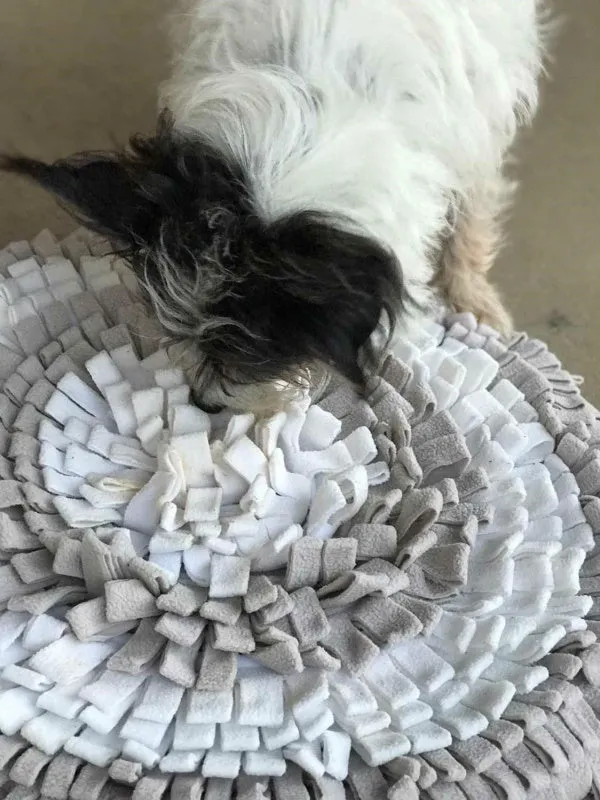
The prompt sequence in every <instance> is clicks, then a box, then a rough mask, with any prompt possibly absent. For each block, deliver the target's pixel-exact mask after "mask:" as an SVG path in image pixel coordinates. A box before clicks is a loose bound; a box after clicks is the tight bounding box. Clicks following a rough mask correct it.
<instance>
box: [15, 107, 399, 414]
mask: <svg viewBox="0 0 600 800" xmlns="http://www.w3.org/2000/svg"><path fill="white" fill-rule="evenodd" d="M2 167H3V168H4V169H7V170H10V171H12V172H16V173H19V174H21V175H25V176H27V177H29V178H31V179H33V180H35V181H36V182H37V183H39V184H41V185H42V186H43V187H45V188H46V189H49V190H50V191H52V192H53V193H54V194H55V195H56V196H57V197H58V198H59V199H60V201H61V202H62V203H63V204H65V205H66V206H67V207H68V209H69V210H71V211H72V213H73V214H74V215H75V216H76V217H77V218H78V219H79V220H80V221H81V222H83V223H84V224H85V225H87V226H88V227H90V228H91V229H93V230H95V231H97V232H99V233H101V234H103V235H105V236H107V237H108V238H109V239H111V240H112V241H114V242H115V243H116V247H117V248H118V249H119V250H120V251H121V252H122V253H123V255H124V256H125V257H126V258H127V260H128V261H129V262H130V263H131V265H132V267H133V269H134V271H135V273H136V274H137V276H138V278H139V280H140V283H141V286H142V288H143V291H144V293H145V295H146V297H147V299H148V301H149V302H150V303H151V304H152V306H153V307H154V309H155V311H156V313H157V315H158V317H159V319H160V321H161V323H162V325H163V326H164V329H165V332H166V334H167V335H168V336H169V337H171V338H172V339H173V340H174V341H175V342H178V343H179V344H180V350H181V351H182V352H184V353H185V357H186V363H187V365H188V366H190V367H191V368H192V369H193V371H194V373H195V374H194V386H195V389H196V397H197V399H198V400H199V402H201V403H204V404H205V405H211V406H221V405H229V406H232V407H238V408H239V407H242V408H249V407H257V408H258V409H260V407H261V406H263V407H269V406H271V407H272V406H273V405H274V399H275V397H277V396H279V395H278V389H277V387H279V388H280V387H281V386H282V385H286V386H292V387H293V386H298V385H299V384H302V383H304V382H305V381H306V379H307V374H308V371H310V368H311V365H314V364H324V365H326V366H327V367H331V368H333V369H335V370H337V371H339V372H340V373H342V374H343V375H344V376H346V377H347V378H349V379H351V380H353V381H356V382H360V381H361V377H362V375H361V370H360V369H359V367H358V355H359V351H361V348H365V346H367V344H368V341H369V337H370V335H371V333H372V332H373V330H374V329H375V327H376V326H377V323H378V321H379V320H380V317H381V314H382V312H387V315H388V317H389V318H390V319H391V320H393V318H394V316H395V314H396V312H397V310H398V308H399V307H400V306H401V303H402V295H403V292H402V283H401V279H400V274H401V273H400V270H399V267H398V265H397V263H396V261H395V258H394V256H393V255H392V254H391V253H390V252H388V250H387V249H385V248H384V247H383V246H381V245H380V244H378V243H377V242H376V241H373V240H372V239H370V238H369V237H368V236H366V235H362V234H361V233H360V232H358V231H353V230H352V228H351V226H349V225H346V224H345V223H344V220H343V219H336V218H332V217H329V216H326V215H323V214H320V213H314V212H311V210H310V209H307V210H306V211H303V212H299V213H294V214H292V215H289V216H286V217H282V218H280V219H276V220H271V221H265V220H263V219H261V218H260V216H259V215H258V214H257V212H256V210H255V208H254V206H253V202H252V197H251V195H250V192H249V190H248V185H247V181H246V178H245V175H244V174H243V171H242V170H241V169H238V168H236V167H235V165H232V164H231V163H228V162H227V160H226V159H225V158H223V157H222V156H221V155H220V154H219V153H218V152H216V151H215V150H214V149H211V147H209V146H208V145H207V144H206V143H204V142H203V141H202V140H201V138H199V137H194V136H193V135H190V134H187V133H185V134H184V133H181V132H178V131H177V130H176V129H175V128H174V127H173V125H172V123H171V121H170V119H169V118H168V117H167V116H166V115H163V116H162V118H161V120H160V122H159V126H158V129H157V132H156V134H155V135H154V136H151V137H134V138H133V139H132V140H131V143H130V147H129V148H128V149H127V150H126V151H123V152H115V153H84V154H80V155H76V156H74V157H72V158H68V159H65V160H61V161H57V162H56V163H54V164H45V163H42V162H40V161H36V160H32V159H28V158H21V157H10V158H5V159H4V160H3V162H2ZM367 355H368V352H367ZM267 387H269V388H267Z"/></svg>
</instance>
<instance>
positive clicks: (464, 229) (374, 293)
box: [5, 0, 543, 408]
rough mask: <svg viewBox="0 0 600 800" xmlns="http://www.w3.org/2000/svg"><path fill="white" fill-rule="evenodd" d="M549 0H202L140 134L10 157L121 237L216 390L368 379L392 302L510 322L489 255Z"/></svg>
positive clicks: (235, 393)
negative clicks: (363, 361) (86, 149)
mask: <svg viewBox="0 0 600 800" xmlns="http://www.w3.org/2000/svg"><path fill="white" fill-rule="evenodd" d="M542 16H543V8H542V4H541V2H540V0H195V2H193V3H192V4H191V5H190V7H189V8H188V9H187V10H186V12H185V13H183V14H182V15H181V16H180V18H179V25H178V26H177V27H178V32H177V40H176V55H175V63H174V70H173V75H172V78H171V80H170V81H169V82H168V84H167V85H166V86H165V87H164V91H163V94H162V101H163V103H162V105H163V107H164V108H165V109H167V111H166V112H164V113H163V114H162V115H161V120H160V123H159V126H158V130H157V132H156V134H155V135H154V136H152V137H145V138H142V137H134V139H132V143H131V148H130V149H129V150H127V151H125V152H121V153H116V154H113V153H104V154H97V153H93V154H84V155H80V156H76V157H74V158H71V159H66V160H63V161H60V162H57V163H56V164H54V165H45V164H41V163H40V162H36V161H32V160H29V159H24V158H16V159H12V160H7V161H6V162H5V167H8V168H10V169H13V170H16V171H20V172H22V173H25V174H27V175H29V176H31V177H33V178H35V179H37V180H38V181H39V182H41V183H42V184H44V185H45V186H46V187H48V188H50V189H52V190H53V191H55V192H56V193H57V194H58V195H59V196H60V197H61V198H62V200H63V201H64V202H66V203H67V204H68V205H69V206H70V207H71V208H72V209H74V210H75V211H76V212H77V213H78V215H79V216H80V217H83V218H84V220H85V221H86V222H87V224H89V225H92V226H93V227H94V228H96V229H97V230H100V231H102V232H103V233H105V234H108V235H109V236H111V237H113V238H114V239H115V240H116V241H119V242H120V243H122V245H123V247H124V249H125V252H126V254H127V257H128V258H129V259H130V260H131V262H132V264H133V266H134V267H135V268H137V270H138V274H139V275H140V278H141V280H142V282H143V284H144V286H145V289H146V290H147V295H148V298H149V299H150V301H151V302H152V303H153V304H154V307H155V309H156V310H157V312H158V314H159V316H160V319H161V320H162V322H163V324H164V327H165V329H166V330H167V331H168V332H169V333H170V334H172V335H173V336H174V337H175V338H176V339H178V340H181V341H183V342H185V344H186V347H188V350H189V354H190V355H191V357H192V362H193V366H194V368H195V372H196V378H197V388H198V394H199V397H200V399H201V400H203V401H204V402H205V403H209V404H222V403H226V404H229V405H237V406H242V407H245V408H247V407H249V406H254V407H265V406H266V407H269V406H271V405H272V400H273V396H272V393H271V392H270V391H269V390H268V389H267V387H270V386H273V384H274V383H276V382H279V381H281V380H285V381H288V382H292V383H294V382H295V381H298V380H301V378H302V376H303V375H306V374H307V371H309V370H310V367H311V365H312V364H315V362H320V363H324V364H326V365H328V366H331V367H333V368H336V369H337V370H339V371H341V372H343V373H344V374H346V375H348V376H349V377H351V378H354V379H356V380H357V381H358V380H360V371H359V370H358V368H357V355H358V353H359V351H360V350H361V348H362V349H363V352H364V346H365V344H366V343H367V342H368V340H369V338H370V334H371V333H372V332H373V330H374V328H375V327H376V325H377V322H378V320H380V319H381V317H382V312H386V314H387V317H388V318H389V319H390V320H391V321H392V322H395V321H399V322H400V324H402V323H406V322H409V321H410V319H412V318H414V317H415V316H418V315H419V314H423V313H432V311H433V310H434V309H435V308H436V306H437V305H438V304H439V302H440V300H441V301H443V302H444V304H445V305H448V306H450V307H452V308H455V309H457V310H470V311H473V312H475V313H476V314H477V315H478V316H479V317H480V318H482V319H485V320H487V321H489V322H491V323H492V324H494V325H496V326H499V327H504V328H505V327H507V326H508V324H509V319H508V316H507V315H506V313H505V311H504V309H503V307H502V304H501V302H500V301H499V299H498V297H497V295H496V292H495V290H494V289H493V288H492V287H491V286H490V284H489V283H488V282H487V278H486V273H487V271H488V269H489V267H490V265H491V262H492V260H493V256H494V254H495V252H496V249H497V246H498V237H499V226H498V219H499V215H500V213H501V212H502V210H503V208H504V205H505V202H506V200H507V195H508V190H507V183H506V182H505V179H504V177H503V173H502V169H503V163H504V161H505V157H506V153H507V150H508V148H509V147H510V145H511V143H512V141H513V139H514V137H515V133H516V131H517V128H518V126H519V124H520V123H523V122H527V121H528V120H529V119H530V118H531V116H532V114H533V112H534V110H535V107H536V103H537V97H538V91H537V83H538V77H539V74H540V70H541V66H542V55H543V53H542V51H543V47H542V37H541V30H542V25H541V21H542Z"/></svg>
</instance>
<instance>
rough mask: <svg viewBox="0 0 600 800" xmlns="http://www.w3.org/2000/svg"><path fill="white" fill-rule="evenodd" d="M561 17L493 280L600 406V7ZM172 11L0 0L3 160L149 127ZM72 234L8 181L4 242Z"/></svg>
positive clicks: (106, 142) (583, 6) (574, 1)
mask: <svg viewBox="0 0 600 800" xmlns="http://www.w3.org/2000/svg"><path fill="white" fill-rule="evenodd" d="M555 4H556V5H557V6H558V11H559V13H560V12H563V13H564V15H565V18H566V23H565V27H564V30H563V32H562V34H561V36H560V38H559V41H558V45H557V47H556V51H555V64H554V65H553V66H552V67H551V80H550V81H549V82H548V83H547V84H546V85H545V86H544V90H543V103H542V111H541V113H540V115H539V117H538V119H537V122H536V124H535V126H534V129H533V131H531V132H529V133H528V134H527V135H526V136H525V137H524V138H523V140H522V142H521V144H520V147H519V149H518V152H517V155H518V164H517V166H516V168H515V172H516V175H517V176H518V178H519V179H520V181H521V192H520V195H519V199H518V202H517V206H516V208H515V210H514V213H513V216H512V220H511V222H510V225H509V231H508V246H507V248H506V249H505V251H504V253H503V255H502V257H501V259H500V262H499V264H498V266H497V268H496V280H497V281H498V283H499V284H500V286H501V287H502V288H503V290H504V293H505V296H506V299H507V301H508V304H509V306H510V307H511V308H512V310H513V313H514V316H515V319H516V321H517V324H518V326H519V327H521V328H524V329H526V330H527V331H529V332H530V333H531V334H533V335H536V336H539V337H541V338H543V339H545V340H547V341H548V342H549V343H550V345H551V347H552V348H553V349H554V350H555V351H556V352H557V353H558V354H559V356H560V357H561V358H562V359H563V360H564V362H565V364H566V365H567V366H568V368H569V369H570V370H571V371H573V372H578V373H582V374H583V375H584V376H585V377H586V385H587V389H586V393H587V396H588V397H589V398H590V399H591V400H594V401H595V402H596V403H600V369H599V368H598V367H599V366H600V363H599V359H598V354H597V351H596V349H595V346H598V345H600V336H599V334H600V315H599V314H598V307H599V304H600V0H555ZM171 5H172V3H170V2H168V0H105V2H98V0H2V3H1V4H0V108H2V110H3V111H2V117H1V119H0V150H2V151H6V150H9V151H14V150H20V151H22V152H25V153H28V154H32V155H37V156H39V157H42V158H56V157H58V156H61V155H67V154H70V153H72V152H74V151H76V150H81V149H88V148H96V147H106V146H110V144H111V143H113V142H123V141H124V140H125V139H126V137H127V136H128V135H129V134H130V133H131V132H133V131H136V130H144V129H148V128H150V127H151V125H152V123H153V119H154V115H155V99H154V98H155V88H156V85H157V83H158V82H159V80H161V79H162V78H163V77H164V76H165V74H166V72H167V59H166V51H165V40H164V31H163V30H161V28H162V19H163V12H165V11H166V10H167V9H168V7H170V6H171ZM44 227H49V228H51V229H52V230H54V231H55V232H57V233H62V232H67V231H68V230H69V229H70V228H71V227H72V225H71V223H70V222H69V220H68V218H67V217H66V216H65V215H64V214H63V213H62V212H60V211H59V210H58V209H57V208H56V206H55V205H54V203H53V202H52V201H51V200H50V199H49V198H47V197H45V196H44V195H43V194H42V193H41V192H38V191H36V190H35V189H33V188H32V187H29V186H26V185H24V184H23V183H21V182H19V181H17V180H15V179H13V178H8V177H6V176H2V177H0V242H3V243H4V242H8V241H10V240H12V239H22V238H27V237H31V236H33V235H35V233H37V232H38V231H39V230H40V229H41V228H44Z"/></svg>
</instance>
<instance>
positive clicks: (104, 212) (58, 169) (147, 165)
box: [0, 112, 208, 249]
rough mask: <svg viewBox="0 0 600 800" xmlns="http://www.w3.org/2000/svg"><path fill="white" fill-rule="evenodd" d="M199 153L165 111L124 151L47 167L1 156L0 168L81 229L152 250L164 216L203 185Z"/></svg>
mask: <svg viewBox="0 0 600 800" xmlns="http://www.w3.org/2000/svg"><path fill="white" fill-rule="evenodd" d="M206 162H207V159H206V156H205V153H204V151H203V150H202V149H200V148H197V147H195V146H194V143H193V142H190V141H188V140H187V139H186V138H185V137H183V136H181V135H180V134H178V133H177V132H176V131H175V130H174V126H173V122H172V119H171V117H170V115H169V114H168V112H163V113H162V114H161V116H160V117H159V121H158V125H157V129H156V132H155V133H154V134H153V135H151V136H141V135H138V136H133V137H132V138H131V140H130V143H129V147H128V148H126V149H123V150H118V151H114V152H103V151H100V152H86V153H79V154H77V155H74V156H71V157H70V158H65V159H61V160H59V161H56V162H54V163H52V164H46V163H44V162H43V161H37V160H36V159H31V158H25V157H22V156H0V169H3V170H4V171H7V172H12V173H15V174H18V175H22V176H24V177H26V178H29V179H31V180H33V181H35V182H36V183H37V184H39V185H40V186H42V187H43V188H45V189H47V190H48V191H50V192H52V193H53V194H54V195H55V197H56V198H57V199H58V200H59V202H60V203H61V204H62V205H63V206H65V207H66V209H67V210H68V211H69V212H70V213H71V214H72V215H73V216H74V217H75V218H76V219H78V220H79V221H80V222H81V223H83V224H84V225H85V226H87V227H89V228H91V229H92V230H95V231H97V232H98V233H100V234H102V235H104V236H106V237H108V238H109V239H112V240H116V241H118V242H121V243H123V245H124V247H125V248H129V249H138V248H140V247H144V248H148V247H153V246H156V244H157V242H158V240H159V238H160V234H161V224H162V221H163V220H164V219H165V216H168V217H178V216H180V215H181V214H182V213H183V214H185V213H189V212H190V208H189V206H190V203H191V201H192V200H196V197H195V194H193V192H192V191H191V190H190V187H191V186H193V182H192V178H195V179H197V180H196V184H197V185H200V186H202V185H203V183H204V182H205V180H204V179H205V177H206V174H207V173H208V167H207V166H206Z"/></svg>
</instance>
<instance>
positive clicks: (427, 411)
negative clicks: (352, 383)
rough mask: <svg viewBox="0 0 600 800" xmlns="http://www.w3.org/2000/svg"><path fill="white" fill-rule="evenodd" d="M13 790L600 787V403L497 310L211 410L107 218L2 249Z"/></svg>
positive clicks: (1, 761)
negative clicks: (259, 406)
mask: <svg viewBox="0 0 600 800" xmlns="http://www.w3.org/2000/svg"><path fill="white" fill-rule="evenodd" d="M0 273H1V275H0V387H1V393H0V418H1V422H2V425H1V427H0V453H1V454H2V455H0V509H1V513H0V731H1V734H2V736H1V737H0V797H1V798H3V800H5V799H6V800H8V798H10V800H38V798H48V799H49V800H50V799H51V800H104V798H112V797H115V798H133V799H134V800H160V798H165V799H166V798H171V800H228V798H237V799H238V800H269V799H271V798H272V800H309V799H310V798H325V800H338V798H339V799H340V800H341V799H342V798H345V797H349V798H355V800H381V799H383V798H389V800H416V798H424V799H427V798H431V800H438V798H443V800H465V798H469V800H494V799H495V798H496V799H497V798H508V800H518V799H519V798H542V797H543V798H547V799H548V800H551V799H552V798H556V800H561V799H564V800H579V798H583V797H584V796H586V795H587V794H588V792H592V793H593V794H590V795H589V796H590V797H597V796H599V795H598V791H599V788H598V787H600V723H599V721H598V718H597V712H600V694H599V693H598V690H597V689H596V688H595V686H596V684H597V683H598V681H599V680H600V647H599V645H598V644H597V643H596V634H597V633H598V632H599V631H600V626H599V623H598V619H599V607H598V600H597V596H598V590H599V588H600V579H599V577H598V573H599V572H600V555H599V554H600V549H599V548H598V547H597V545H596V540H595V536H596V535H598V533H599V531H600V499H599V497H598V495H599V493H600V457H599V453H598V443H599V441H600V425H599V417H598V414H597V412H596V411H595V410H594V409H593V408H592V407H591V406H590V405H589V404H587V403H586V402H585V400H583V399H582V396H581V394H580V392H579V389H578V386H577V383H578V382H577V381H576V380H575V379H574V378H572V377H571V376H569V375H568V374H567V373H566V372H564V371H563V370H562V368H561V366H560V364H559V362H558V361H557V359H556V358H555V357H554V356H553V355H552V354H551V353H549V352H548V350H547V349H546V347H545V346H544V345H542V344H541V343H540V342H537V341H534V340H529V339H528V338H527V337H526V336H523V335H521V336H516V337H514V338H513V339H512V340H510V341H503V340H501V339H500V338H499V337H498V336H497V335H496V334H495V333H494V332H493V331H492V330H490V329H488V328H485V327H482V326H479V327H478V326H477V324H476V322H475V320H474V319H473V318H471V317H470V316H464V315H463V316H459V317H454V318H451V319H449V320H448V321H447V322H446V323H445V325H444V326H442V325H434V324H431V325H429V326H428V327H427V328H426V329H423V330H422V331H420V333H419V334H417V335H416V336H414V337H413V338H412V339H411V340H403V341H401V342H398V343H397V344H396V345H395V347H394V351H393V353H391V354H390V355H389V357H388V358H387V359H386V360H385V362H384V364H383V366H382V368H381V370H380V373H379V375H377V376H373V377H372V378H371V380H370V383H369V391H368V396H367V397H366V399H364V398H359V397H358V396H356V394H355V393H354V391H353V390H352V389H351V388H350V387H349V386H348V385H346V384H344V383H338V384H335V385H330V386H329V387H328V389H327V390H326V392H325V394H324V396H322V397H320V398H319V399H318V401H317V402H316V403H315V404H311V402H310V400H309V399H306V400H305V401H299V402H297V403H295V404H292V405H291V406H290V407H289V409H288V410H287V411H286V412H285V413H281V414H277V415H275V416H274V417H272V418H271V419H268V420H262V421H257V420H255V419H254V418H253V417H252V416H251V415H243V414H242V415H235V416H234V415H232V414H230V413H225V414H224V413H221V414H218V415H212V416H211V415H207V414H205V413H204V412H202V411H200V410H199V409H197V408H196V407H194V406H193V405H192V404H191V402H190V395H189V387H188V386H187V384H186V382H185V378H184V375H183V373H182V371H181V370H180V369H179V367H178V365H177V361H176V359H174V358H172V354H171V355H170V354H169V353H168V352H166V351H165V350H164V349H162V348H161V343H160V331H159V330H158V329H157V327H156V325H155V324H154V322H153V320H152V319H150V318H149V317H148V316H147V314H146V313H145V311H144V307H143V306H142V305H141V304H140V302H139V299H138V298H137V296H136V284H135V280H134V278H133V275H132V273H131V272H130V270H129V268H128V267H127V265H126V264H125V263H124V262H122V261H120V260H119V259H117V258H114V257H113V256H111V255H110V253H109V252H108V248H107V245H106V243H104V242H103V241H102V240H100V239H97V238H95V237H92V236H91V235H90V234H88V233H86V232H84V231H77V232H76V233H74V234H72V235H71V236H69V237H68V238H67V239H65V240H64V241H62V242H60V243H59V242H57V241H56V240H55V239H54V237H53V236H52V235H51V234H50V233H49V232H48V231H44V232H43V233H41V234H40V235H39V236H38V237H37V238H36V239H35V240H34V241H33V242H31V244H28V243H26V242H17V243H13V244H12V245H10V246H9V247H8V248H7V249H6V250H4V251H2V252H0Z"/></svg>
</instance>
